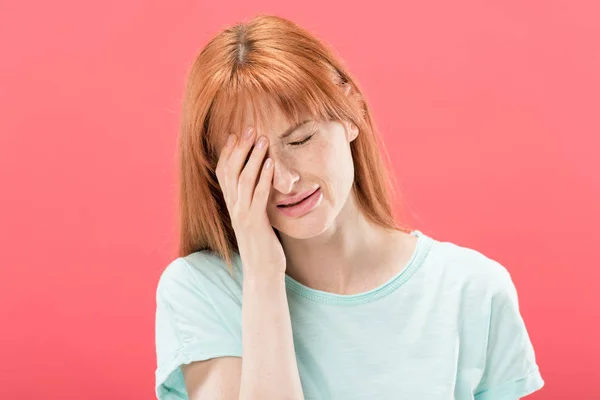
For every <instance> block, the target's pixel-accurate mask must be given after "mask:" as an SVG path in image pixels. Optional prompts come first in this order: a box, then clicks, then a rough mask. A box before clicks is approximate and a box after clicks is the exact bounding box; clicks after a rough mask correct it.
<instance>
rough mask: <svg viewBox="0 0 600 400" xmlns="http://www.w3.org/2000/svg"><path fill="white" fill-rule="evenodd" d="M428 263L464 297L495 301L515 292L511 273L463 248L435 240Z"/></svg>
mask: <svg viewBox="0 0 600 400" xmlns="http://www.w3.org/2000/svg"><path fill="white" fill-rule="evenodd" d="M428 262H429V263H430V266H431V269H432V270H435V271H436V273H437V274H439V275H440V276H441V277H442V279H443V280H444V281H445V282H446V283H448V284H450V285H452V286H454V287H456V288H460V289H461V290H462V291H463V292H465V294H473V295H476V294H479V295H483V296H485V297H494V296H497V295H501V294H502V293H506V292H510V291H512V290H513V288H514V285H513V282H512V278H511V275H510V272H509V271H508V269H507V268H506V267H505V266H504V265H503V264H501V263H500V262H499V261H497V260H496V259H494V258H492V257H490V256H489V255H486V254H484V253H483V252H481V251H479V250H477V249H475V248H472V247H469V246H466V245H459V244H457V243H454V242H450V241H441V240H434V243H433V245H432V248H431V251H430V254H429V257H428Z"/></svg>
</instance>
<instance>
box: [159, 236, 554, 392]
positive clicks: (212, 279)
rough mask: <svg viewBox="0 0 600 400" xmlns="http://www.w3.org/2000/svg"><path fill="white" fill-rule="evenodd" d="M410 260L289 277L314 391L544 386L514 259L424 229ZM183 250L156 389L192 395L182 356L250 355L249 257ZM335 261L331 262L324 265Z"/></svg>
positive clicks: (165, 314)
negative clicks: (318, 281) (245, 314)
mask: <svg viewBox="0 0 600 400" xmlns="http://www.w3.org/2000/svg"><path fill="white" fill-rule="evenodd" d="M410 234H411V235H416V236H418V243H417V247H416V249H415V251H414V253H413V255H412V257H411V259H410V260H409V262H408V263H407V264H406V266H405V267H404V268H402V269H401V270H400V272H398V274H397V275H396V276H394V277H393V278H391V279H389V280H388V281H387V282H386V283H384V284H382V285H380V286H378V287H376V288H374V289H372V290H369V291H367V292H363V293H359V294H351V295H342V294H336V293H330V292H325V291H319V290H315V289H312V288H310V287H307V286H305V285H303V284H301V283H300V282H298V281H296V280H294V279H293V278H292V277H290V276H289V275H286V276H285V284H286V292H287V297H288V305H289V311H290V317H291V322H292V331H293V342H294V349H295V352H296V361H297V365H298V371H299V373H300V380H301V384H302V389H303V392H304V396H305V399H307V400H308V399H313V400H317V399H318V400H338V399H339V400H355V399H356V400H358V399H361V400H362V399H378V400H387V399H394V400H398V399H406V400H421V399H426V400H437V399H440V400H449V399H456V400H467V399H474V400H500V399H502V400H504V399H510V400H514V399H518V398H519V397H523V396H526V395H528V394H530V393H532V392H534V391H536V390H538V389H540V388H542V386H543V385H544V381H543V379H542V377H541V375H540V371H539V368H538V365H537V364H536V359H535V355H534V349H533V346H532V343H531V341H530V338H529V335H528V333H527V330H526V328H525V324H524V321H523V318H522V316H521V314H520V311H519V304H518V299H517V291H516V288H515V285H514V283H513V281H512V278H511V275H510V274H509V272H508V271H507V269H506V268H505V267H504V266H503V265H501V264H500V263H498V262H497V261H494V260H492V259H490V258H488V257H486V256H484V255H483V254H482V253H480V252H478V251H476V250H474V249H471V248H468V247H463V246H460V245H457V244H454V243H452V242H444V241H439V240H436V239H434V238H432V237H430V236H428V235H425V234H423V233H422V232H421V231H418V230H414V231H412V232H411V233H410ZM234 267H235V274H234V277H232V276H231V275H230V273H229V271H228V269H227V267H226V264H225V263H224V261H222V260H221V259H220V258H219V257H218V256H217V255H215V254H214V253H210V252H208V251H198V252H195V253H192V254H190V255H188V256H186V257H179V258H176V259H174V260H173V261H172V262H171V263H170V264H169V265H168V266H167V267H166V268H165V270H164V271H163V272H162V275H161V276H160V279H159V282H158V286H157V291H156V354H157V369H156V374H155V375H156V387H155V389H156V396H157V398H158V399H160V400H167V399H169V400H171V399H187V398H188V396H187V394H186V390H185V384H184V380H183V376H182V373H181V369H180V366H181V365H182V364H188V363H191V362H193V361H199V360H206V359H209V358H214V357H220V356H237V357H241V356H242V284H243V281H242V279H243V271H242V269H241V260H240V258H239V255H237V253H236V257H235V258H234ZM324 268H325V266H324Z"/></svg>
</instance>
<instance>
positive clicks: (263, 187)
mask: <svg viewBox="0 0 600 400" xmlns="http://www.w3.org/2000/svg"><path fill="white" fill-rule="evenodd" d="M274 163H275V162H274V161H273V160H272V159H270V158H267V160H266V161H265V163H264V165H263V167H262V168H261V170H260V179H259V181H258V185H256V189H255V190H254V198H253V199H252V204H251V206H250V208H251V209H252V210H263V212H265V210H266V208H267V202H268V201H269V194H270V193H271V183H272V182H273V171H275V168H273V164H274Z"/></svg>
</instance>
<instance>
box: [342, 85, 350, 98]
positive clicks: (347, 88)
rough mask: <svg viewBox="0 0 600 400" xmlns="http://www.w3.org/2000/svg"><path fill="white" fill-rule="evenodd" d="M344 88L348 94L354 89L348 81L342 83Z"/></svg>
mask: <svg viewBox="0 0 600 400" xmlns="http://www.w3.org/2000/svg"><path fill="white" fill-rule="evenodd" d="M342 89H343V90H344V94H345V95H346V96H348V94H350V91H351V90H352V86H351V85H350V84H349V83H347V82H346V83H344V84H343V85H342Z"/></svg>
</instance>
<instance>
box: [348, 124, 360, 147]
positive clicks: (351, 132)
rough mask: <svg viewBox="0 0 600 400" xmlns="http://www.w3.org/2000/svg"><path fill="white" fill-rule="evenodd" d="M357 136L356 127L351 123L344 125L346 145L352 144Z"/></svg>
mask: <svg viewBox="0 0 600 400" xmlns="http://www.w3.org/2000/svg"><path fill="white" fill-rule="evenodd" d="M357 136H358V127H357V126H356V125H354V124H353V123H352V122H347V123H346V137H347V138H348V143H350V142H352V141H353V140H354V139H356V137H357Z"/></svg>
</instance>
